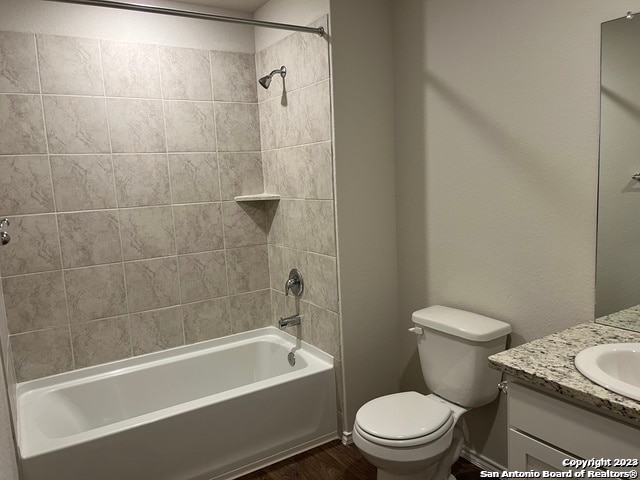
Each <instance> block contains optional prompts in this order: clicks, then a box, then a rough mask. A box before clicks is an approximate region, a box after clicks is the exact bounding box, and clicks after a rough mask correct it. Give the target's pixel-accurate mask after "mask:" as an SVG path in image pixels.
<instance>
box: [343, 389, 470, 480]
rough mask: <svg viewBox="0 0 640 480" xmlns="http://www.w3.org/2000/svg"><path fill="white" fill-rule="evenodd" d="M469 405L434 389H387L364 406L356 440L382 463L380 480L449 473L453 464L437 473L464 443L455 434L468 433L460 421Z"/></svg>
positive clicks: (372, 458)
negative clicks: (387, 392) (450, 399)
mask: <svg viewBox="0 0 640 480" xmlns="http://www.w3.org/2000/svg"><path fill="white" fill-rule="evenodd" d="M466 411H467V410H466V409H464V408H462V407H460V406H458V405H454V404H451V403H449V402H447V401H445V400H442V399H441V398H439V397H437V396H436V395H433V394H432V395H426V396H425V395H422V394H420V393H417V392H402V393H396V394H393V395H386V396H384V397H379V398H376V399H374V400H372V401H370V402H368V403H367V404H365V405H364V406H363V407H362V408H360V410H358V413H357V415H356V421H355V425H354V430H353V440H354V443H355V444H356V446H357V447H358V448H359V449H360V451H361V453H362V454H363V456H364V457H365V458H366V459H367V460H368V461H369V463H371V464H373V465H375V466H376V467H378V480H396V479H398V480H399V479H402V480H413V479H416V480H417V479H420V480H424V479H425V478H432V479H433V480H437V479H438V478H439V477H441V478H443V479H444V478H446V477H447V476H448V472H449V468H450V465H448V466H447V468H446V469H445V471H443V473H442V475H436V470H437V469H438V468H439V467H441V465H442V461H443V457H445V456H447V454H448V453H449V452H450V450H452V448H453V449H455V448H457V445H456V444H457V443H461V442H454V441H453V437H454V433H457V435H455V436H456V437H457V438H462V434H461V432H456V430H457V429H456V423H457V421H458V419H459V418H460V417H461V416H462V414H464V413H465V412H466ZM458 455H459V452H458ZM458 455H456V458H457V457H458ZM449 456H451V455H449ZM453 461H455V459H454V460H453ZM453 461H452V462H451V463H453Z"/></svg>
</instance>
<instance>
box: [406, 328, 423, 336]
mask: <svg viewBox="0 0 640 480" xmlns="http://www.w3.org/2000/svg"><path fill="white" fill-rule="evenodd" d="M409 331H410V332H411V333H415V334H416V335H422V328H420V327H411V328H410V329H409Z"/></svg>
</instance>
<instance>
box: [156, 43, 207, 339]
mask: <svg viewBox="0 0 640 480" xmlns="http://www.w3.org/2000/svg"><path fill="white" fill-rule="evenodd" d="M155 49H156V56H157V59H158V78H159V80H160V97H161V98H162V100H161V101H162V126H163V128H164V148H165V151H166V152H167V158H166V161H167V164H166V165H167V174H168V176H169V179H168V180H169V199H170V201H171V222H172V224H173V251H174V252H175V259H176V260H175V262H176V275H177V280H178V302H179V304H178V306H179V308H178V315H179V316H180V326H181V327H182V345H186V344H187V333H186V328H185V325H184V315H183V311H182V279H181V275H180V259H179V257H178V232H177V227H176V213H175V204H174V203H173V178H172V176H171V162H170V161H169V139H168V137H167V111H166V108H165V102H166V101H167V100H166V99H165V91H164V86H163V82H162V59H161V58H160V45H155ZM203 103H206V102H203ZM172 306H173V305H172Z"/></svg>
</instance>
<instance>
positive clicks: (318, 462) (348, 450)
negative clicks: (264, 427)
mask: <svg viewBox="0 0 640 480" xmlns="http://www.w3.org/2000/svg"><path fill="white" fill-rule="evenodd" d="M452 473H453V474H454V475H455V477H456V478H457V480H478V479H479V478H480V468H478V467H476V466H475V465H473V464H471V463H469V462H467V461H466V460H464V459H462V458H461V459H460V460H458V461H457V462H456V463H455V465H454V466H453V468H452ZM375 478H376V468H375V467H374V466H373V465H371V464H370V463H369V462H367V461H366V460H365V459H364V457H363V456H362V455H361V454H360V452H359V451H358V448H357V447H356V446H355V445H349V446H346V447H345V446H344V445H342V442H340V441H339V440H334V441H333V442H329V443H326V444H324V445H322V446H320V447H317V448H314V449H313V450H309V451H308V452H304V453H301V454H300V455H296V456H295V457H292V458H289V459H287V460H283V461H282V462H279V463H276V464H274V465H271V466H269V467H267V468H263V469H262V470H258V471H257V472H253V473H250V474H249V475H245V476H244V477H241V478H240V479H239V480H375Z"/></svg>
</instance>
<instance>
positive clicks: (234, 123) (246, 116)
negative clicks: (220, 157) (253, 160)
mask: <svg viewBox="0 0 640 480" xmlns="http://www.w3.org/2000/svg"><path fill="white" fill-rule="evenodd" d="M215 112H216V129H217V135H218V150H219V151H220V152H244V151H258V150H260V120H259V117H258V106H257V105H255V104H250V103H216V104H215Z"/></svg>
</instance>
